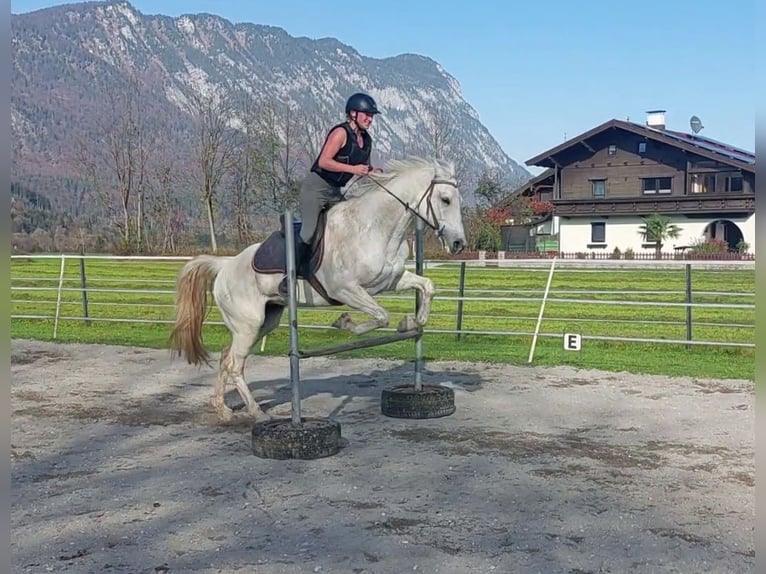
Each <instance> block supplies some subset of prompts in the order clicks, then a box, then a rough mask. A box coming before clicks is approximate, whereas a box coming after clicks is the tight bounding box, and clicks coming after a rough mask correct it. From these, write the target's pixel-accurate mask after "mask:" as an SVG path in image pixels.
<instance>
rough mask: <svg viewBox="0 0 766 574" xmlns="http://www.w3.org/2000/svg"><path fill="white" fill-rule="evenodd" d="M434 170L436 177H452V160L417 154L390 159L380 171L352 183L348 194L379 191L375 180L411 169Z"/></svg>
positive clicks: (453, 171)
mask: <svg viewBox="0 0 766 574" xmlns="http://www.w3.org/2000/svg"><path fill="white" fill-rule="evenodd" d="M419 170H434V176H435V177H436V178H438V179H454V177H455V166H454V164H453V163H452V162H449V161H446V160H441V159H433V158H430V159H427V158H424V157H418V156H409V157H406V158H404V159H392V160H389V161H388V163H386V167H385V169H384V170H383V172H382V173H373V174H370V176H369V178H362V179H359V180H357V181H356V182H355V183H352V184H351V186H350V188H349V192H350V193H349V196H358V195H364V194H365V193H367V192H371V191H376V190H377V191H381V188H380V186H379V185H378V184H377V183H375V181H370V179H373V178H374V179H375V180H376V181H378V182H380V183H383V184H385V183H386V182H387V181H391V180H392V179H394V178H396V177H399V176H400V175H405V174H407V173H408V172H411V171H419Z"/></svg>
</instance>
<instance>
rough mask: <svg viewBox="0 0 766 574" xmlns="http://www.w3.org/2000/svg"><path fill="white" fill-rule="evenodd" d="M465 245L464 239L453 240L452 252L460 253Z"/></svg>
mask: <svg viewBox="0 0 766 574" xmlns="http://www.w3.org/2000/svg"><path fill="white" fill-rule="evenodd" d="M463 247H465V244H464V243H463V242H462V241H453V242H452V252H453V253H460V252H461V251H462V250H463Z"/></svg>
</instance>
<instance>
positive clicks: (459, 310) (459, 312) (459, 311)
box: [455, 261, 465, 341]
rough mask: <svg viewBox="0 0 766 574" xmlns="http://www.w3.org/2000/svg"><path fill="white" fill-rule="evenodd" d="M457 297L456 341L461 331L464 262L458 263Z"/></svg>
mask: <svg viewBox="0 0 766 574" xmlns="http://www.w3.org/2000/svg"><path fill="white" fill-rule="evenodd" d="M457 291H458V292H457V296H458V297H459V298H458V300H457V324H456V326H455V329H456V330H457V340H458V341H459V340H460V337H461V335H462V333H461V331H462V330H463V296H464V295H465V261H461V262H460V279H459V281H458V289H457Z"/></svg>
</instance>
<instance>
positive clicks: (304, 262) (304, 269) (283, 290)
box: [279, 237, 311, 297]
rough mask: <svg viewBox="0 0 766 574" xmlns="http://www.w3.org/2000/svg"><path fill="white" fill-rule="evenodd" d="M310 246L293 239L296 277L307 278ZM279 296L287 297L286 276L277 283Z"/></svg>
mask: <svg viewBox="0 0 766 574" xmlns="http://www.w3.org/2000/svg"><path fill="white" fill-rule="evenodd" d="M310 256H311V246H310V245H308V244H306V243H303V240H302V239H301V238H300V237H296V238H295V273H296V276H297V277H307V276H308V273H309V266H310V264H311V262H310V261H309V258H310ZM279 294H280V295H282V296H283V297H287V275H285V276H284V277H282V281H280V283H279Z"/></svg>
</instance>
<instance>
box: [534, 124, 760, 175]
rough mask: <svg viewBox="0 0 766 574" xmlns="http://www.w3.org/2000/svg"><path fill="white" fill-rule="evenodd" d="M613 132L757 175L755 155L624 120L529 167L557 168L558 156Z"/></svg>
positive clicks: (557, 149)
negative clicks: (605, 133) (619, 131)
mask: <svg viewBox="0 0 766 574" xmlns="http://www.w3.org/2000/svg"><path fill="white" fill-rule="evenodd" d="M609 129H620V130H625V131H627V132H631V133H634V134H638V135H642V136H644V137H646V138H648V139H652V140H655V141H658V142H661V143H664V144H666V145H669V146H673V147H675V148H678V149H682V150H684V151H687V152H690V153H694V154H697V155H698V156H701V157H704V158H707V159H712V160H715V161H719V162H721V163H724V164H727V165H731V166H734V167H737V168H739V169H741V170H743V171H747V172H750V173H755V154H754V153H752V152H749V151H746V150H742V149H738V148H735V147H733V146H729V145H726V144H724V143H721V142H718V141H716V140H712V139H709V138H705V137H702V136H699V135H692V134H685V133H683V132H677V131H673V130H661V129H656V128H650V127H649V126H645V125H641V124H637V123H634V122H628V121H622V120H609V121H607V122H604V123H603V124H601V125H599V126H596V127H595V128H593V129H591V130H588V131H587V132H584V133H582V134H580V135H579V136H577V137H575V138H572V139H569V140H567V141H565V142H564V143H562V144H560V145H558V146H556V147H553V148H551V149H549V150H547V151H545V152H543V153H541V154H539V155H536V156H535V157H533V158H531V159H529V160H527V161H526V162H525V163H526V164H527V165H537V166H540V167H554V166H555V165H556V163H557V162H556V161H555V158H554V156H555V155H556V154H558V153H560V152H562V151H564V150H566V149H569V148H571V147H572V146H574V145H576V144H579V143H581V142H583V141H585V140H587V139H588V138H590V137H592V136H595V135H596V134H600V133H601V132H604V131H606V130H609Z"/></svg>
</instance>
